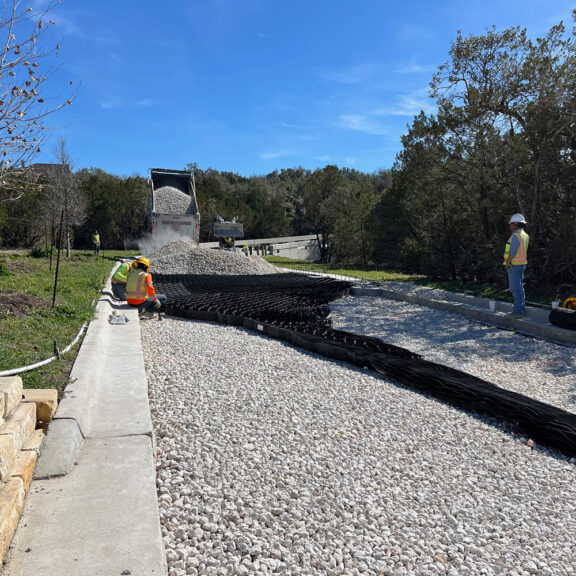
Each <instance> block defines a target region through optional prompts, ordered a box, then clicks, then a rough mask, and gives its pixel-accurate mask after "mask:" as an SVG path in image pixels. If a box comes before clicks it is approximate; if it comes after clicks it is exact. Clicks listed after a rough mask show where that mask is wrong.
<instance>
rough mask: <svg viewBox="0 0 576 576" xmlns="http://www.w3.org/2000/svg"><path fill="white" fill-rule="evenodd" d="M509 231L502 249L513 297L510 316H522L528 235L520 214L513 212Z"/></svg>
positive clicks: (523, 310)
mask: <svg viewBox="0 0 576 576" xmlns="http://www.w3.org/2000/svg"><path fill="white" fill-rule="evenodd" d="M508 224H509V225H510V231H511V232H512V236H510V238H508V242H506V249H505V251H504V265H505V266H506V272H508V284H509V286H510V292H512V296H513V297H514V311H513V312H512V313H511V314H510V317H511V318H522V317H523V316H524V314H525V312H526V308H525V306H524V272H525V270H526V264H527V262H528V259H527V254H528V243H529V242H530V237H529V236H528V234H526V232H525V230H524V228H526V224H527V222H526V220H525V219H524V216H522V214H514V215H513V216H512V217H511V218H510V221H509V222H508Z"/></svg>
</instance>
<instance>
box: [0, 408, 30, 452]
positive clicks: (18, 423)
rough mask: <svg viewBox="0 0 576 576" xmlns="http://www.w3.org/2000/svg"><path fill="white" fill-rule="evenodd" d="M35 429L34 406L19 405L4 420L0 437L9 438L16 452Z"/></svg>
mask: <svg viewBox="0 0 576 576" xmlns="http://www.w3.org/2000/svg"><path fill="white" fill-rule="evenodd" d="M35 429H36V404H33V403H27V404H20V406H18V408H16V410H14V411H13V412H12V414H10V416H9V417H8V418H7V419H6V423H5V424H4V427H3V428H2V429H1V430H0V437H2V436H11V437H12V439H13V442H14V448H15V449H16V451H18V450H20V449H21V448H22V446H24V443H25V442H26V440H28V438H30V436H31V435H32V432H34V430H35Z"/></svg>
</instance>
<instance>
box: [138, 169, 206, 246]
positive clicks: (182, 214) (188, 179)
mask: <svg viewBox="0 0 576 576" xmlns="http://www.w3.org/2000/svg"><path fill="white" fill-rule="evenodd" d="M149 183H150V216H151V223H152V236H153V237H154V238H161V237H162V238H166V241H167V242H169V241H173V240H176V239H182V240H189V241H192V242H195V243H198V242H199V239H200V212H199V211H198V203H197V200H196V187H195V183H194V173H193V172H191V171H188V170H169V169H165V168H151V169H150V176H149Z"/></svg>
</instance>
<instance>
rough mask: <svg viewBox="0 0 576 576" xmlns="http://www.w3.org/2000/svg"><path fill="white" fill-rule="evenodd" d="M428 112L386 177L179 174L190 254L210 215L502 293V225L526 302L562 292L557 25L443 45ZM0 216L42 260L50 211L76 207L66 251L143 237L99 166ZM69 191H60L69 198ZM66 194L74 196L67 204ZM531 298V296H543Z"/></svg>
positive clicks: (565, 216) (571, 244) (142, 188)
mask: <svg viewBox="0 0 576 576" xmlns="http://www.w3.org/2000/svg"><path fill="white" fill-rule="evenodd" d="M430 96H431V98H432V99H433V100H434V101H435V103H436V105H437V113H436V114H425V113H424V112H421V113H420V114H419V115H418V116H416V117H415V118H414V119H413V122H412V123H411V125H410V126H409V127H408V130H407V133H406V134H405V135H404V136H403V139H402V150H401V151H400V152H399V153H398V155H397V157H396V162H395V165H394V166H393V168H392V169H391V170H381V171H379V172H376V173H372V174H365V173H361V172H358V171H356V170H351V169H348V168H339V167H337V166H326V167H324V168H319V169H317V170H314V171H310V170H306V169H304V168H295V169H283V170H280V171H275V172H272V173H270V174H267V175H263V176H251V177H244V176H240V175H238V174H235V173H231V172H218V171H216V170H213V169H210V168H209V169H201V168H199V167H198V166H197V165H196V164H193V163H191V164H189V165H188V166H187V168H188V169H190V170H192V171H193V172H194V175H195V182H196V195H197V199H198V205H199V209H200V214H201V237H200V240H201V241H213V240H214V237H213V234H212V230H213V223H214V222H215V221H216V217H217V216H218V215H220V216H222V217H224V218H225V219H231V218H232V217H234V216H237V217H238V220H239V221H240V222H242V223H243V224H244V233H245V237H246V238H253V239H256V238H271V237H278V236H292V235H302V234H316V235H317V237H318V241H319V243H320V248H321V254H322V261H323V262H326V263H328V262H329V263H331V264H335V265H338V266H356V267H365V268H366V267H377V268H378V269H381V270H382V269H388V270H400V271H403V272H405V273H408V274H420V275H422V274H424V275H427V276H428V277H431V278H438V279H451V280H453V281H463V282H470V283H474V282H477V283H485V282H487V283H490V284H492V285H494V286H495V287H505V286H506V284H507V280H506V275H505V274H504V272H503V268H502V253H503V249H504V244H505V242H506V239H507V237H508V235H509V229H508V225H507V222H508V219H509V217H510V215H512V214H513V213H517V212H521V213H522V214H524V216H525V217H526V218H527V220H528V223H529V226H528V233H529V234H530V237H531V244H530V251H529V253H530V256H529V260H530V266H529V268H528V273H527V276H526V282H527V286H528V290H529V292H532V293H534V292H535V291H536V288H544V289H545V290H547V289H549V288H550V286H555V287H556V289H557V290H558V293H559V296H563V295H570V294H571V293H573V292H575V291H576V191H575V187H576V152H575V149H576V121H575V118H576V41H575V38H574V36H573V34H570V33H567V32H566V29H565V27H564V26H563V25H562V24H559V25H557V26H554V27H553V28H551V29H550V31H549V32H548V34H546V35H545V36H544V37H543V38H540V39H538V40H536V41H531V40H529V39H528V37H527V33H526V31H525V30H521V29H519V28H510V29H507V30H504V31H503V32H497V31H496V30H495V29H492V30H488V31H487V32H486V33H485V34H484V35H482V36H470V37H468V38H464V37H462V36H458V37H457V38H456V40H455V41H454V42H453V43H452V47H451V50H450V53H449V60H448V61H447V62H446V63H445V64H443V65H442V66H441V67H440V68H439V71H438V73H437V74H436V75H435V76H434V77H433V78H432V80H431V83H430ZM74 178H75V181H74V185H73V186H72V185H71V184H70V185H68V186H66V187H65V190H64V191H60V192H59V193H58V194H54V191H53V189H54V187H55V184H54V182H53V181H52V182H50V181H49V182H48V183H43V184H42V183H41V185H39V186H33V187H31V188H30V189H29V190H28V192H27V194H25V195H23V196H22V197H21V198H20V199H19V200H18V201H14V202H10V203H4V204H0V245H4V246H8V247H16V246H26V247H32V246H39V245H40V246H45V247H48V246H49V245H51V244H54V243H55V242H56V239H57V238H58V237H60V233H59V229H58V223H59V218H58V217H59V214H60V220H62V212H61V210H60V209H59V208H57V209H55V208H54V206H55V201H56V206H57V207H60V206H61V205H62V203H63V202H64V201H66V202H68V205H70V203H71V200H73V199H75V203H78V204H80V203H82V204H83V211H79V212H78V214H76V216H75V218H72V216H70V217H66V218H64V230H65V231H66V232H69V234H70V237H71V241H72V245H73V246H74V247H75V248H78V249H83V248H84V249H86V248H89V246H90V237H91V234H92V233H93V232H94V230H98V231H99V232H100V235H101V239H102V248H103V249H104V250H110V249H126V248H130V247H137V240H138V239H139V238H141V237H142V236H143V235H145V234H146V232H147V230H148V229H149V214H148V206H149V184H148V182H147V180H146V179H145V178H142V177H139V176H135V177H131V178H120V177H116V176H112V175H110V174H107V173H105V172H104V171H102V170H99V169H94V168H92V169H88V170H80V171H79V172H77V173H76V174H75V175H74ZM72 192H73V193H74V194H72ZM76 194H78V195H76ZM546 285H547V286H546Z"/></svg>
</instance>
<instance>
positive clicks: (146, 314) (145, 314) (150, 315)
mask: <svg viewBox="0 0 576 576" xmlns="http://www.w3.org/2000/svg"><path fill="white" fill-rule="evenodd" d="M139 316H140V318H154V312H148V310H144V311H143V312H140V314H139Z"/></svg>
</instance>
